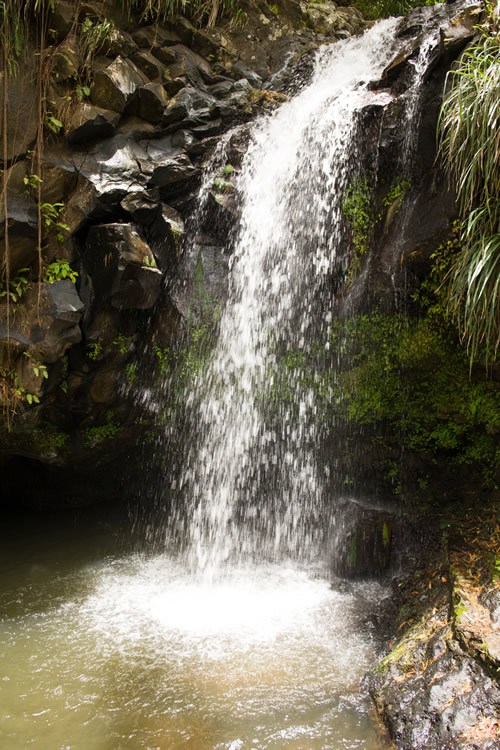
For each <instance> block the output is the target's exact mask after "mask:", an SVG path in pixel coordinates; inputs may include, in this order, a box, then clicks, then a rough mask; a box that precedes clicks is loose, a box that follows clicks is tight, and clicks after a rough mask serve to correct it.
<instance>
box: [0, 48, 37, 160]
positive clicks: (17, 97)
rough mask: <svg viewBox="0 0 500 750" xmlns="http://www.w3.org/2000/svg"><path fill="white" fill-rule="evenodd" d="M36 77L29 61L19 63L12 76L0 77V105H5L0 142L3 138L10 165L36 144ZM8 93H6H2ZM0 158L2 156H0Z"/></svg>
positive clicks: (1, 75) (0, 122)
mask: <svg viewBox="0 0 500 750" xmlns="http://www.w3.org/2000/svg"><path fill="white" fill-rule="evenodd" d="M36 80H37V73H36V70H35V68H34V65H33V63H32V61H31V59H29V58H27V59H26V60H21V61H20V63H19V66H18V68H17V70H16V72H15V75H7V74H6V73H5V71H4V72H2V73H0V101H4V100H6V101H7V102H8V110H7V118H6V125H7V126H6V133H5V134H4V129H3V128H4V118H1V120H0V139H1V140H2V142H3V140H4V138H5V147H6V156H7V159H8V160H9V161H10V160H11V159H13V158H14V157H15V156H19V155H21V154H24V153H25V152H26V151H27V150H28V149H29V148H30V147H31V146H32V145H33V143H34V142H35V138H36V134H37V131H38V106H37V101H38V89H37V85H36ZM5 89H7V91H5ZM0 158H3V152H2V156H1V157H0Z"/></svg>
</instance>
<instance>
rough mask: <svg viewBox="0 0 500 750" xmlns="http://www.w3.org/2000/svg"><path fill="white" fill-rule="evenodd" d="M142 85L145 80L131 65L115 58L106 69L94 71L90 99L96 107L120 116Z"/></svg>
mask: <svg viewBox="0 0 500 750" xmlns="http://www.w3.org/2000/svg"><path fill="white" fill-rule="evenodd" d="M144 83H146V78H145V77H144V76H143V74H142V73H141V72H140V71H139V70H138V68H136V66H135V65H134V64H133V63H131V62H130V61H128V60H124V59H123V58H122V57H117V58H116V59H115V60H114V61H113V62H112V63H111V64H110V65H108V66H107V67H105V68H103V69H101V70H97V71H96V73H95V75H94V85H93V86H92V91H91V92H90V99H91V101H92V103H93V104H95V105H96V106H97V107H102V108H103V109H112V110H113V111H114V112H119V113H120V114H121V113H122V112H123V111H124V109H125V107H126V106H127V104H128V103H129V102H130V100H131V99H132V97H133V96H134V94H135V92H136V90H137V88H138V87H139V86H142V85H143V84H144Z"/></svg>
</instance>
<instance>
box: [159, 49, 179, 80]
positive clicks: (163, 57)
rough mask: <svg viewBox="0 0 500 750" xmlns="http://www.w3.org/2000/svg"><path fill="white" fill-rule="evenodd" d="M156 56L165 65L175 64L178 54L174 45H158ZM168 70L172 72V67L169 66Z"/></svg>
mask: <svg viewBox="0 0 500 750" xmlns="http://www.w3.org/2000/svg"><path fill="white" fill-rule="evenodd" d="M153 54H154V56H155V57H156V59H157V60H158V61H159V62H160V63H161V64H162V65H163V66H164V68H165V66H170V65H173V64H174V63H175V61H176V59H177V56H176V54H175V52H173V50H172V47H157V48H156V49H155V51H154V53H153ZM164 72H168V73H169V74H170V68H168V71H164Z"/></svg>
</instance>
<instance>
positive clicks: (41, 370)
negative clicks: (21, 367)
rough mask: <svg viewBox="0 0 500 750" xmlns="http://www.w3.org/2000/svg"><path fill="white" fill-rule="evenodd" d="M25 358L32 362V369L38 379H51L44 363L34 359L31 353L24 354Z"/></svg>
mask: <svg viewBox="0 0 500 750" xmlns="http://www.w3.org/2000/svg"><path fill="white" fill-rule="evenodd" d="M24 356H25V357H27V358H28V359H29V360H30V365H31V369H32V370H33V372H34V374H35V375H36V377H37V378H38V377H40V375H41V376H42V378H45V379H47V378H48V377H49V373H48V371H47V365H44V364H43V363H42V362H39V361H38V360H37V359H33V357H32V355H31V354H30V353H29V352H24Z"/></svg>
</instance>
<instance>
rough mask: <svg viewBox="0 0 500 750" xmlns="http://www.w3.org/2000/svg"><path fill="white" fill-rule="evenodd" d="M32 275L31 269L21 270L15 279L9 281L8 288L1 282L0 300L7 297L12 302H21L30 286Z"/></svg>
mask: <svg viewBox="0 0 500 750" xmlns="http://www.w3.org/2000/svg"><path fill="white" fill-rule="evenodd" d="M30 273H31V271H30V269H29V268H21V269H20V270H19V271H18V272H17V275H16V276H14V278H12V279H9V283H8V284H7V286H5V284H4V283H2V282H0V298H1V297H7V299H8V300H10V301H11V302H19V300H20V299H21V298H22V296H23V295H24V293H25V292H26V290H27V288H28V286H29V283H30V282H29V275H30Z"/></svg>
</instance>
